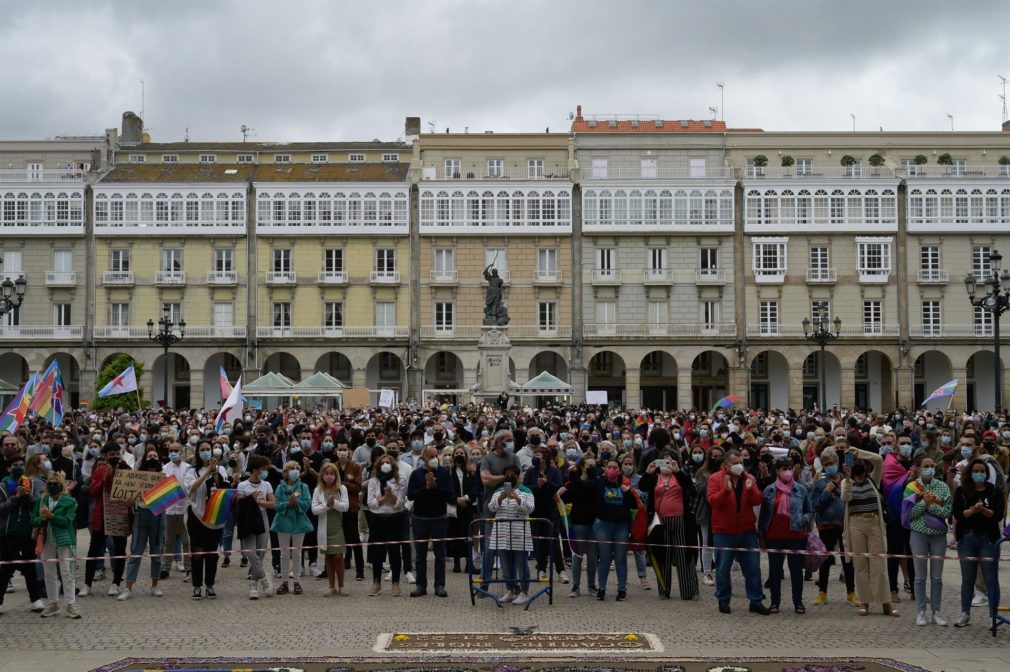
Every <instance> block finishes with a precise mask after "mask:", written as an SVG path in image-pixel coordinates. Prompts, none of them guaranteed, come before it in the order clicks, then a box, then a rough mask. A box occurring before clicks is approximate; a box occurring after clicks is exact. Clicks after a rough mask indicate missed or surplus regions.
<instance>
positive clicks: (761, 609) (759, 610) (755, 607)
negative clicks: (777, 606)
mask: <svg viewBox="0 0 1010 672" xmlns="http://www.w3.org/2000/svg"><path fill="white" fill-rule="evenodd" d="M750 612H751V613H752V614H759V615H761V616H767V615H768V614H770V613H772V611H771V609H769V608H768V607H766V606H765V605H764V604H762V603H760V602H755V603H754V604H752V605H750Z"/></svg>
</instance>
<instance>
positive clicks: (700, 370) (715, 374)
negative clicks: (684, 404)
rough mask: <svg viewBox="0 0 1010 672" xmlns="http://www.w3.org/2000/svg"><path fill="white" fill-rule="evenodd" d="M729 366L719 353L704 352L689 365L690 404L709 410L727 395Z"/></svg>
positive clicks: (712, 351) (713, 351)
mask: <svg viewBox="0 0 1010 672" xmlns="http://www.w3.org/2000/svg"><path fill="white" fill-rule="evenodd" d="M728 390H729V364H728V363H727V362H726V358H725V357H724V356H723V355H722V353H721V352H716V351H715V350H706V351H705V352H703V353H701V354H699V355H698V356H697V357H695V358H694V362H692V363H691V403H692V404H693V405H694V407H695V408H711V407H712V404H714V403H715V402H717V401H719V400H720V399H722V398H723V397H725V396H726V395H727V394H729V391H728Z"/></svg>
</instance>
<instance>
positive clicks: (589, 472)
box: [586, 466, 596, 478]
mask: <svg viewBox="0 0 1010 672" xmlns="http://www.w3.org/2000/svg"><path fill="white" fill-rule="evenodd" d="M586 476H588V477H589V478H596V467H595V466H592V467H589V468H587V469H586Z"/></svg>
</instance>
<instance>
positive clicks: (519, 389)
mask: <svg viewBox="0 0 1010 672" xmlns="http://www.w3.org/2000/svg"><path fill="white" fill-rule="evenodd" d="M512 393H513V394H515V395H517V396H520V397H536V396H545V397H553V396H561V397H565V396H570V395H571V394H572V386H571V385H569V384H568V383H566V382H565V381H563V380H561V379H560V378H558V377H557V376H552V375H551V374H549V373H547V372H546V371H541V372H540V374H539V375H537V376H536V377H535V378H533V379H532V380H530V381H527V382H525V383H523V384H522V385H516V386H515V387H514V388H512Z"/></svg>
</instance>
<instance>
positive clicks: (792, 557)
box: [765, 539, 807, 607]
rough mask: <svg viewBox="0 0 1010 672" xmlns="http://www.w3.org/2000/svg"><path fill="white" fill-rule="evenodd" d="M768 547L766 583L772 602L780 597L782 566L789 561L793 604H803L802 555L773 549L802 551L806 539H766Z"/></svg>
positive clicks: (776, 602) (774, 602)
mask: <svg viewBox="0 0 1010 672" xmlns="http://www.w3.org/2000/svg"><path fill="white" fill-rule="evenodd" d="M765 546H766V547H767V548H768V583H769V585H770V588H771V593H772V604H778V603H779V602H780V601H781V599H782V577H783V571H782V566H783V565H784V564H785V563H787V562H788V563H789V582H790V586H791V587H792V594H793V606H796V607H798V606H800V605H801V604H803V557H804V556H802V555H796V554H789V555H786V554H785V553H775V552H773V549H781V550H789V551H802V550H803V549H805V548H806V547H807V540H806V539H766V540H765Z"/></svg>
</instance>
